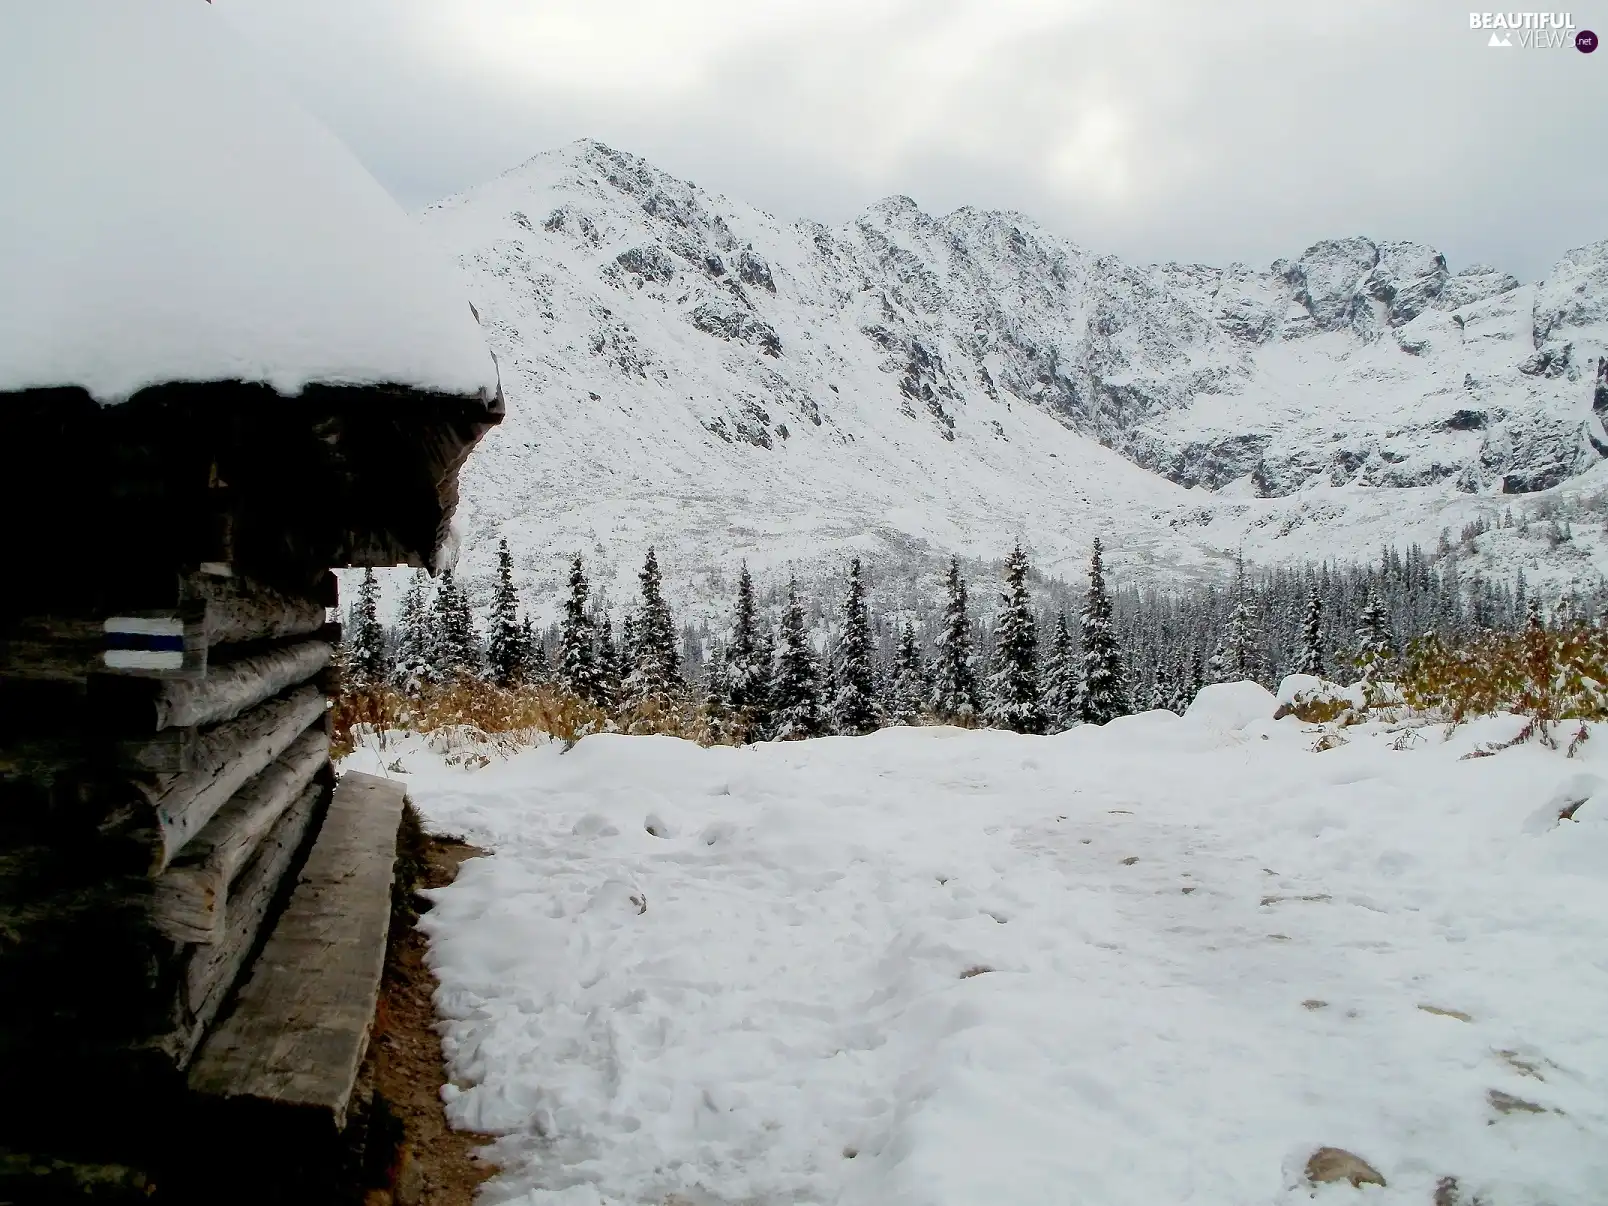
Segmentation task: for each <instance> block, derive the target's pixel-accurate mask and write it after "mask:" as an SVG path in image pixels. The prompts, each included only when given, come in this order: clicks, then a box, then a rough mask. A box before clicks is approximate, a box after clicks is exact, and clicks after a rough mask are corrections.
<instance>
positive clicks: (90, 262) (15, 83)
mask: <svg viewBox="0 0 1608 1206" xmlns="http://www.w3.org/2000/svg"><path fill="white" fill-rule="evenodd" d="M0 113H4V114H5V117H4V118H3V119H0V164H3V165H4V168H3V183H0V391H8V390H23V389H31V388H35V387H41V386H62V385H65V386H73V385H76V386H82V387H83V388H84V389H86V390H87V391H88V392H89V393H90V394H91V395H93V396H94V397H95V398H97V399H99V400H100V401H102V402H116V401H121V400H124V399H126V398H128V397H129V396H130V395H131V394H133V393H134V392H135V391H137V390H139V389H141V388H143V387H145V386H149V385H155V384H161V383H165V382H176V381H192V382H193V381H223V380H242V381H251V382H265V383H267V384H269V385H271V386H273V387H274V388H275V389H276V390H278V391H280V392H281V393H285V394H294V393H296V392H299V391H300V390H301V389H302V388H303V387H304V386H307V385H309V384H314V383H325V384H391V385H400V386H407V387H414V388H419V389H424V390H430V391H439V392H444V393H451V394H462V395H476V394H480V393H481V392H482V391H485V392H486V393H488V394H489V393H494V392H495V390H496V388H497V377H496V368H495V365H494V363H493V361H492V359H491V355H490V353H489V352H488V351H487V348H486V344H485V341H484V339H483V338H482V336H481V332H480V328H479V324H478V323H477V322H476V320H475V318H474V316H473V315H472V314H471V312H470V309H469V303H468V299H467V295H466V293H465V291H464V287H463V284H462V283H461V282H460V280H459V279H458V274H457V269H456V268H455V267H454V266H453V265H452V264H451V263H450V262H449V260H448V259H447V257H446V255H445V253H443V252H441V251H439V250H438V249H437V248H436V247H435V246H434V245H432V244H431V242H430V241H429V238H428V236H426V235H425V234H423V232H422V231H421V230H420V229H419V228H418V227H417V225H416V224H415V223H414V222H413V221H412V220H411V219H410V218H409V217H408V215H407V214H406V213H404V212H403V211H402V209H401V207H400V206H398V205H397V203H396V202H395V201H394V200H393V199H392V198H391V197H390V195H389V194H387V193H386V192H385V190H384V189H383V188H381V187H380V185H379V184H378V183H376V182H375V180H374V178H373V177H372V176H370V175H369V173H368V172H367V171H366V170H365V169H364V168H363V166H362V165H361V164H360V163H359V162H358V161H357V159H356V158H355V157H354V156H353V155H352V153H351V152H350V151H348V150H347V149H346V147H345V146H343V145H342V144H341V142H340V141H339V140H338V139H336V138H335V137H334V135H332V134H331V133H330V132H329V131H328V130H326V129H325V128H324V127H323V126H322V125H321V124H320V123H319V122H318V121H316V120H315V119H314V118H312V117H311V116H309V115H308V114H307V113H306V112H304V111H303V110H302V109H301V108H300V107H298V106H297V105H296V104H295V103H294V102H292V101H291V100H289V99H288V98H287V97H286V96H285V95H284V94H283V93H281V91H280V90H279V89H278V88H276V87H275V86H274V84H273V83H272V81H271V80H270V79H269V78H267V76H266V75H265V73H264V72H263V71H261V70H260V69H259V67H258V66H257V65H256V63H255V62H254V60H253V57H252V55H251V54H250V53H249V51H248V50H247V49H246V48H244V47H242V46H241V45H240V44H238V42H237V40H236V38H235V37H234V36H233V35H232V31H231V29H230V27H229V26H228V24H227V22H226V20H225V18H224V17H223V16H222V15H220V14H219V13H218V12H217V11H216V10H215V9H214V8H213V7H212V6H211V5H208V4H203V3H202V2H201V0H140V2H139V3H138V4H133V3H129V2H128V0H52V2H51V3H35V4H23V3H15V4H12V3H6V4H0Z"/></svg>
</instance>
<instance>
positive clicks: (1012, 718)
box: [988, 543, 1045, 733]
mask: <svg viewBox="0 0 1608 1206" xmlns="http://www.w3.org/2000/svg"><path fill="white" fill-rule="evenodd" d="M1028 569H1029V566H1028V563H1027V554H1026V553H1024V552H1023V551H1022V546H1021V544H1019V543H1018V544H1017V545H1016V547H1015V548H1013V549H1012V550H1011V552H1010V556H1008V557H1006V558H1005V589H1004V590H1003V591H1001V592H1000V596H999V618H998V620H997V621H995V624H994V672H993V674H992V675H990V676H989V681H988V719H989V721H990V722H991V723H993V724H996V725H999V726H1000V727H1001V728H1007V729H1014V730H1015V731H1016V732H1018V733H1042V732H1043V731H1044V728H1045V716H1044V705H1043V702H1042V701H1041V700H1040V698H1039V678H1038V625H1037V623H1036V622H1035V621H1034V618H1033V600H1032V598H1031V597H1030V596H1029V595H1028V593H1027V574H1028Z"/></svg>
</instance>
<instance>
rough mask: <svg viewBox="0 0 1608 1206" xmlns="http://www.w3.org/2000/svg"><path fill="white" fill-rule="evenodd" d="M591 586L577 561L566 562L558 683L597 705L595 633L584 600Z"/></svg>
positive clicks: (598, 682)
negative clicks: (566, 576) (567, 584)
mask: <svg viewBox="0 0 1608 1206" xmlns="http://www.w3.org/2000/svg"><path fill="white" fill-rule="evenodd" d="M591 590H592V584H591V583H590V582H588V581H587V580H586V569H585V567H584V566H583V565H582V564H581V558H580V556H579V555H577V556H576V558H575V560H573V561H572V562H570V573H569V595H568V596H567V597H566V598H565V599H564V619H563V620H562V621H561V622H560V625H559V636H558V681H559V684H560V685H561V686H563V688H564V689H565V690H566V691H568V692H569V693H570V694H571V695H574V696H576V697H578V698H580V699H584V700H586V701H587V702H588V703H597V702H599V701H600V697H601V696H602V680H601V676H600V675H599V673H598V665H597V634H596V633H595V632H594V631H593V626H592V616H591V614H590V613H589V612H588V611H587V610H586V599H587V596H588V595H589V594H590V593H591Z"/></svg>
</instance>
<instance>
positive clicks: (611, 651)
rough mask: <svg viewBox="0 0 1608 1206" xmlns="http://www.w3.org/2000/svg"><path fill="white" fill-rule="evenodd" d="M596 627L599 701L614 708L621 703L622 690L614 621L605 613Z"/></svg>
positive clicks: (600, 703) (607, 706) (604, 705)
mask: <svg viewBox="0 0 1608 1206" xmlns="http://www.w3.org/2000/svg"><path fill="white" fill-rule="evenodd" d="M596 627H597V649H596V651H595V661H596V663H597V687H598V701H597V702H598V705H599V706H600V707H604V708H613V707H617V706H618V704H619V699H620V690H621V679H620V651H619V650H618V649H616V648H615V646H614V621H613V620H611V619H609V617H608V615H607V614H605V615H604V616H603V623H602V624H599V625H597V626H596Z"/></svg>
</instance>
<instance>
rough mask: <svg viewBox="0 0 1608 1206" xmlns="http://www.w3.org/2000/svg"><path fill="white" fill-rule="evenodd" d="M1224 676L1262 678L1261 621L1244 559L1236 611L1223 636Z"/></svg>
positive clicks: (1236, 589)
mask: <svg viewBox="0 0 1608 1206" xmlns="http://www.w3.org/2000/svg"><path fill="white" fill-rule="evenodd" d="M1222 673H1223V674H1225V675H1226V676H1227V677H1226V679H1225V680H1224V681H1227V682H1258V681H1260V679H1261V677H1262V656H1261V628H1260V620H1259V617H1258V616H1257V613H1256V603H1255V601H1254V600H1253V599H1252V596H1251V591H1250V589H1249V586H1248V585H1247V583H1246V581H1245V561H1244V558H1241V559H1239V561H1238V562H1237V563H1236V567H1235V572H1234V608H1233V610H1232V611H1230V612H1229V614H1228V627H1227V630H1226V631H1225V632H1224V633H1223V658H1222Z"/></svg>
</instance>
